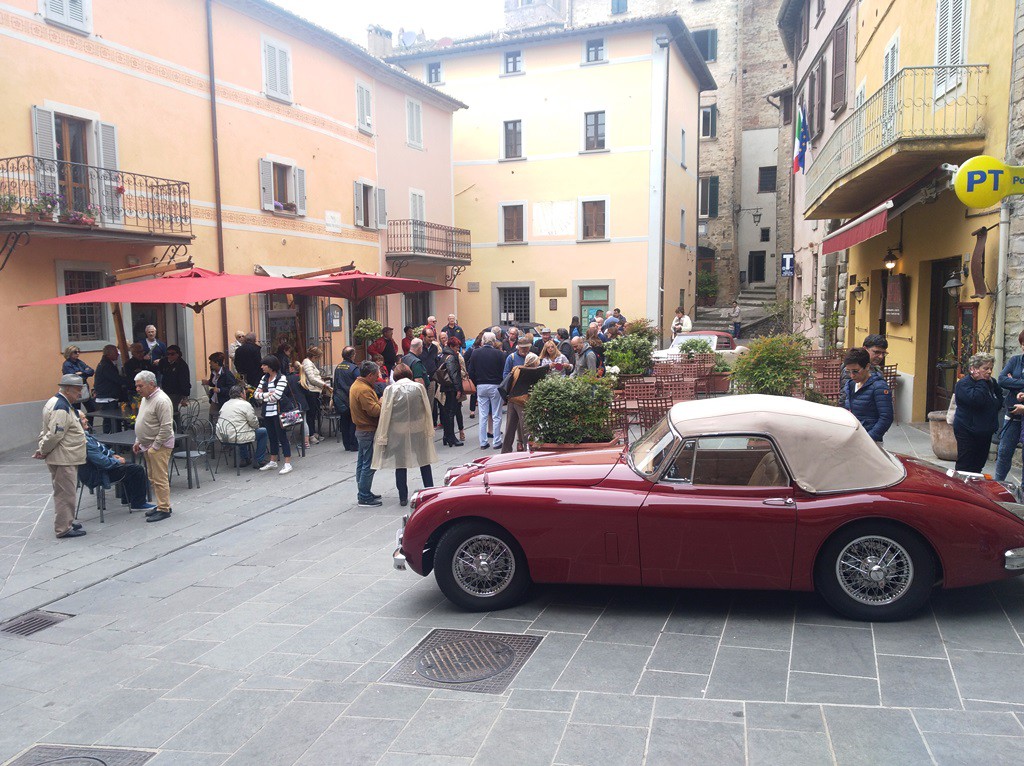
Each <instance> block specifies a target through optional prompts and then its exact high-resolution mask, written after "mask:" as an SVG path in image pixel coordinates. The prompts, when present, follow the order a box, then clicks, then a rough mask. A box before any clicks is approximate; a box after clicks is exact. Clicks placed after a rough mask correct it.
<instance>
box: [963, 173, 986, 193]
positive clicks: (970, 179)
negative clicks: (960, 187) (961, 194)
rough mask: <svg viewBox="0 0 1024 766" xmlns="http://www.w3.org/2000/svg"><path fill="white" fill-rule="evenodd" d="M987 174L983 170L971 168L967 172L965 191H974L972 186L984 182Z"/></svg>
mask: <svg viewBox="0 0 1024 766" xmlns="http://www.w3.org/2000/svg"><path fill="white" fill-rule="evenodd" d="M986 176H988V173H986V172H985V171H984V170H971V171H969V172H968V173H967V191H969V192H972V191H974V187H975V186H977V185H978V184H982V183H985V178H986Z"/></svg>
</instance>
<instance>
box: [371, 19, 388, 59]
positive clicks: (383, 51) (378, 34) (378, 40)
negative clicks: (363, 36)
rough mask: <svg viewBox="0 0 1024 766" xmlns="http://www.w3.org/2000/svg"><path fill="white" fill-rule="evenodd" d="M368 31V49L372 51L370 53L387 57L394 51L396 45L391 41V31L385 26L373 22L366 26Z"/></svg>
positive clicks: (378, 56)
mask: <svg viewBox="0 0 1024 766" xmlns="http://www.w3.org/2000/svg"><path fill="white" fill-rule="evenodd" d="M366 33H367V46H366V49H367V50H368V51H369V52H370V55H372V56H376V57H377V58H379V59H382V58H387V57H388V56H390V55H391V54H392V53H393V52H394V46H393V45H392V43H391V33H390V32H389V31H388V30H386V29H384V27H381V26H378V25H376V24H371V25H370V26H369V27H367V28H366Z"/></svg>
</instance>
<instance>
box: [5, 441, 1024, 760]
mask: <svg viewBox="0 0 1024 766" xmlns="http://www.w3.org/2000/svg"><path fill="white" fill-rule="evenodd" d="M469 422H470V423H472V422H473V421H469ZM470 430H471V431H475V424H474V426H473V427H471V429H470ZM900 440H902V441H903V442H905V443H906V447H905V448H904V451H907V452H911V453H913V454H919V455H922V456H925V457H927V455H928V442H927V435H926V434H924V433H922V432H920V431H917V430H916V429H912V428H897V429H896V430H895V432H894V433H893V434H892V437H891V439H890V440H888V441H891V442H893V443H892V444H891V445H890V446H893V447H897V445H896V444H895V442H897V441H900ZM475 443H476V438H475V432H474V433H472V434H470V439H469V444H471V445H472V444H475ZM456 453H458V454H456ZM478 454H482V453H480V452H479V451H478V450H476V449H475V448H470V449H464V450H458V451H452V450H443V451H442V452H441V455H440V456H441V458H442V459H443V460H444V461H445V462H444V463H443V464H442V465H440V466H438V467H437V468H436V474H437V476H438V478H440V476H441V475H443V472H444V470H445V469H446V468H447V467H448V465H452V464H456V463H458V462H462V461H464V460H466V459H469V458H472V457H475V456H476V455H478ZM9 457H10V456H9ZM295 464H296V470H295V471H294V472H293V473H292V474H291V475H290V476H288V477H279V476H277V475H276V474H273V475H271V476H266V475H264V474H255V472H253V474H252V475H247V474H246V473H245V472H243V475H242V476H241V477H235V476H234V472H233V471H228V472H223V471H222V473H220V474H219V475H218V477H217V481H216V482H209V481H204V483H203V486H202V488H201V489H199V490H191V491H189V490H187V489H185V488H184V482H183V481H182V480H181V479H180V478H179V477H175V479H174V480H173V481H172V487H173V489H172V493H173V495H172V496H173V497H174V503H175V513H174V516H172V518H171V519H170V520H168V521H166V522H161V523H160V524H156V525H146V524H145V523H144V521H143V519H142V518H141V517H140V516H139V515H137V514H133V515H132V516H130V517H129V516H128V515H127V514H126V513H124V512H123V511H122V510H120V508H116V507H114V505H113V504H110V506H111V510H109V511H108V512H107V522H106V524H103V525H100V524H99V522H98V518H95V519H94V518H93V515H92V514H93V513H94V512H93V510H92V509H90V510H89V511H88V513H85V514H83V518H84V520H85V523H86V525H87V528H88V529H89V532H90V534H89V535H88V536H87V537H86V538H83V539H82V540H78V541H56V540H53V539H52V532H51V527H50V515H51V514H52V504H51V503H49V502H48V497H47V495H48V493H47V489H48V483H47V482H46V481H45V478H44V479H43V480H42V481H39V480H36V481H32V482H31V483H29V482H27V481H26V482H25V484H24V486H25V487H26V488H29V489H31V491H26V492H24V493H22V492H11V493H8V494H6V495H3V496H0V506H2V507H3V509H4V510H5V519H6V521H7V522H8V524H7V525H6V526H4V527H2V529H0V533H2V534H0V537H2V538H3V539H2V540H0V543H2V545H0V564H2V565H4V566H6V567H8V568H7V569H6V570H5V573H6V575H7V576H6V578H5V581H4V582H5V584H4V589H3V590H2V591H0V615H6V616H9V615H11V614H16V613H20V612H21V611H25V610H27V609H32V608H36V607H39V606H42V605H48V606H47V608H50V609H53V610H56V611H66V612H68V613H70V614H74V615H75V617H73V618H72V619H69V620H66V621H65V622H62V623H60V624H58V625H56V626H54V627H52V628H49V629H47V630H45V631H43V632H41V633H39V634H37V635H35V636H30V637H13V636H0V716H2V720H3V722H4V725H3V726H2V727H0V761H3V760H6V759H9V758H12V757H14V756H15V755H16V754H17V753H19V752H21V751H23V750H24V749H25V748H26V747H29V746H31V745H32V744H35V743H37V742H50V743H69V744H83V745H112V746H129V747H130V746H134V747H149V748H154V749H158V750H159V751H160V752H159V754H158V755H157V757H156V758H154V759H153V761H152V763H153V764H155V765H156V766H176V765H182V766H184V765H185V764H187V765H188V766H215V765H218V766H219V765H222V764H231V765H232V766H239V765H241V764H275V766H276V764H282V765H287V764H316V765H317V766H320V765H321V764H325V763H359V764H362V763H374V764H389V765H395V764H421V763H427V764H464V765H468V764H478V765H487V764H494V763H504V762H507V761H510V762H515V763H523V764H614V765H615V766H621V765H622V764H673V765H675V764H681V763H685V764H703V763H707V764H729V763H737V764H761V763H773V764H774V763H779V762H786V763H791V764H820V763H833V764H846V763H863V762H865V761H869V760H870V761H873V760H881V759H886V760H888V761H890V762H898V763H901V764H915V763H931V764H955V763H964V762H978V761H982V760H984V759H986V758H987V759H991V760H993V761H994V762H1005V761H1008V760H1009V759H1010V758H1011V757H1016V756H1017V755H1018V754H1019V752H1020V750H1021V748H1022V747H1024V718H1022V717H1021V716H1024V696H1022V693H1021V691H1020V684H1019V679H1020V678H1021V677H1024V641H1022V637H1021V632H1020V631H1021V627H1022V625H1024V583H1021V582H1020V581H1008V582H1003V583H999V584H997V585H994V586H991V587H982V588H973V589H969V590H964V591H951V592H949V593H939V594H936V596H935V598H933V600H932V602H931V604H930V606H929V608H928V609H927V610H926V611H925V612H923V613H922V614H921V615H919V616H918V617H916V618H915V619H913V620H910V621H907V622H905V623H893V624H884V625H883V624H879V625H870V624H869V625H865V624H862V623H851V622H849V621H847V620H843V619H841V618H839V617H837V616H836V615H834V614H833V613H832V612H830V610H828V609H827V607H825V606H824V605H823V604H822V603H821V602H820V601H819V600H818V599H817V597H816V596H814V595H813V594H788V593H753V592H732V591H675V590H667V589H657V590H640V589H622V588H601V587H576V586H560V587H535V588H533V589H532V590H531V593H530V597H529V599H528V600H527V601H526V602H525V603H524V604H522V605H519V606H517V607H515V608H512V609H509V610H505V611H504V612H500V613H493V614H471V613H466V612H461V611H459V610H457V609H455V608H454V607H452V606H451V605H450V604H449V603H448V602H447V601H446V600H445V599H444V598H443V597H442V596H441V595H440V593H439V591H438V590H437V587H436V585H435V583H434V581H433V579H432V578H423V579H421V578H418V577H416V576H415V575H414V574H412V573H409V572H396V571H394V570H393V569H392V568H391V562H390V554H391V549H392V546H393V533H394V529H395V528H396V525H397V524H398V521H399V518H400V516H401V514H402V513H403V512H404V509H402V508H399V507H398V505H397V500H396V496H395V490H394V488H393V486H392V485H391V477H390V476H389V475H388V474H387V473H385V474H382V475H378V477H377V479H376V482H375V488H376V489H377V491H379V492H381V493H382V494H383V495H384V496H385V504H384V506H382V507H381V508H372V509H366V508H358V507H356V506H355V503H354V500H355V498H354V491H353V487H352V484H353V479H352V473H353V465H352V456H351V455H349V454H347V453H343V452H341V451H340V450H339V449H338V448H337V447H336V445H335V444H334V443H333V442H329V443H326V444H324V445H320V446H319V447H314V448H313V449H312V450H310V453H309V457H307V458H306V459H302V458H296V460H295ZM40 468H41V467H40V466H38V464H35V463H30V462H29V461H28V460H27V459H25V458H19V457H16V456H15V457H13V458H11V459H10V460H8V461H5V462H4V463H3V464H0V481H2V480H4V479H5V478H7V479H8V480H11V479H13V478H14V477H15V476H19V477H21V476H22V475H24V478H26V479H29V478H31V477H32V472H33V470H39V469H40ZM5 472H6V476H5ZM204 478H208V476H206V477H204ZM12 498H14V499H15V502H17V503H18V505H12V506H10V507H8V506H7V505H6V503H7V502H9V501H10V500H11V499H12ZM86 501H88V497H86ZM21 503H24V505H21ZM39 518H41V519H42V520H41V521H40V522H39V523H38V524H36V523H35V521H36V519H39ZM153 527H156V529H153ZM11 551H13V552H11ZM438 627H445V628H463V629H475V630H485V631H497V632H507V633H519V634H521V633H528V634H531V635H537V636H540V637H542V641H541V643H540V646H539V647H538V649H537V651H536V652H535V653H534V654H533V656H532V657H531V658H530V659H529V661H528V662H527V663H526V665H525V666H524V668H523V669H522V671H520V673H519V674H518V675H517V676H516V677H515V678H514V679H513V681H512V683H511V685H510V687H509V689H508V690H506V691H505V692H504V693H503V694H500V695H477V694H472V693H469V692H462V691H458V690H433V691H432V690H428V689H420V688H414V687H405V686H400V685H393V684H383V683H380V678H381V677H382V676H383V675H384V674H385V673H386V672H387V671H388V670H389V669H390V668H391V666H392V665H393V664H394V663H395V662H397V661H398V660H399V659H401V658H402V657H403V656H404V655H405V653H406V652H408V651H409V650H410V649H411V648H412V647H413V646H415V645H416V644H417V643H418V642H419V641H421V640H422V639H423V637H424V636H426V635H427V633H428V632H429V631H430V630H431V629H433V628H438Z"/></svg>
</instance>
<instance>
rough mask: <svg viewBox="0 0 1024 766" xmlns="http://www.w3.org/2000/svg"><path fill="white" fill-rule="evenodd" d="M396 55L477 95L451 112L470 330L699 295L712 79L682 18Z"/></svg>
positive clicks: (660, 316) (463, 300) (462, 301)
mask: <svg viewBox="0 0 1024 766" xmlns="http://www.w3.org/2000/svg"><path fill="white" fill-rule="evenodd" d="M448 42H450V41H448ZM387 60H389V61H392V62H394V63H397V64H399V65H401V66H402V67H403V68H405V69H406V70H407V71H408V72H409V73H410V74H411V75H413V76H415V77H418V78H421V79H423V80H424V81H425V82H427V83H428V84H431V85H432V86H434V87H436V88H437V89H438V90H440V91H443V92H446V93H450V94H452V95H453V96H455V97H457V98H459V99H460V100H461V101H464V102H465V103H467V104H469V106H470V108H469V109H467V110H465V111H460V112H458V113H456V115H455V119H454V130H455V153H454V166H455V167H454V177H455V187H454V188H455V220H456V225H457V226H459V227H461V228H464V229H468V230H470V231H471V233H472V248H473V262H472V264H471V265H469V266H468V268H467V270H466V272H465V274H464V275H463V281H462V282H460V286H462V287H463V290H464V291H463V292H462V293H461V294H460V295H459V309H460V311H459V321H460V324H461V325H462V326H463V327H465V328H466V330H467V332H468V331H470V330H472V331H473V332H474V333H475V332H476V331H478V330H480V329H481V328H483V327H485V326H490V325H493V324H499V323H509V322H512V321H515V322H517V323H523V322H532V323H537V324H541V325H549V326H551V327H552V328H557V327H568V325H569V321H570V319H571V317H573V316H581V317H582V318H583V319H584V321H586V319H587V318H588V317H590V316H593V314H594V312H595V311H596V310H597V309H604V310H606V311H607V310H610V309H611V308H613V307H619V308H620V309H621V310H622V313H623V314H625V315H626V316H627V317H628V318H630V319H634V318H644V317H646V318H648V319H650V320H652V321H654V322H655V323H656V324H659V325H661V326H662V327H663V328H668V327H669V326H670V323H671V317H672V316H673V312H674V310H675V308H676V306H677V305H679V304H680V303H683V304H685V305H686V306H687V307H692V305H693V297H694V289H695V275H694V272H695V261H696V244H697V218H698V215H697V213H698V199H697V194H698V189H697V179H698V177H699V176H698V162H699V157H698V139H697V136H698V128H699V112H700V93H701V92H702V91H707V90H711V89H713V88H714V87H715V83H714V80H713V78H712V77H711V74H710V72H709V71H708V69H707V66H706V64H705V63H704V60H703V58H702V57H701V55H700V53H699V52H698V50H697V48H696V46H695V44H694V42H693V38H692V37H691V35H690V33H689V31H688V30H687V28H686V26H685V25H684V24H683V22H682V20H681V19H680V18H679V17H678V16H676V15H666V16H657V17H648V18H637V19H630V20H628V21H622V22H614V23H599V24H593V25H588V26H585V27H553V28H544V29H534V30H521V31H515V32H506V33H503V34H502V35H500V36H496V37H493V38H491V37H486V38H480V39H474V40H467V41H456V42H454V43H452V44H445V45H444V46H439V45H438V44H436V43H435V44H429V43H428V44H425V45H422V46H414V47H412V48H410V49H406V50H400V51H397V52H396V53H395V54H394V55H392V56H390V57H388V59H387Z"/></svg>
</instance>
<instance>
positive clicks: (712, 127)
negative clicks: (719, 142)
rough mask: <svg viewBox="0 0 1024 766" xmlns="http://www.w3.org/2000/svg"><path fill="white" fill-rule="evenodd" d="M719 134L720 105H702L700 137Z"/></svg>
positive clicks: (712, 136) (711, 136) (710, 136)
mask: <svg viewBox="0 0 1024 766" xmlns="http://www.w3.org/2000/svg"><path fill="white" fill-rule="evenodd" d="M717 135H718V107H717V106H716V105H714V104H712V105H711V106H702V107H701V109H700V137H701V138H714V137H715V136H717Z"/></svg>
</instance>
